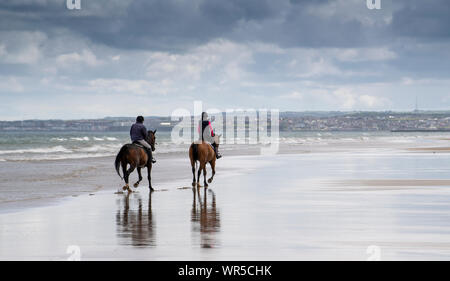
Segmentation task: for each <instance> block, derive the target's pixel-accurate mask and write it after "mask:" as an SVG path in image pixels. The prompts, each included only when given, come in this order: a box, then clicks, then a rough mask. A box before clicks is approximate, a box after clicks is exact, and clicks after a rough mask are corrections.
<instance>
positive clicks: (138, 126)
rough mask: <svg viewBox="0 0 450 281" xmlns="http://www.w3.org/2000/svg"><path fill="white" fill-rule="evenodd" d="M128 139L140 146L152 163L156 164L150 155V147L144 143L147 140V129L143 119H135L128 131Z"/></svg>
mask: <svg viewBox="0 0 450 281" xmlns="http://www.w3.org/2000/svg"><path fill="white" fill-rule="evenodd" d="M130 137H131V141H132V142H133V143H137V144H140V145H142V146H143V147H144V149H145V150H146V152H147V155H148V157H149V159H151V161H152V163H156V160H155V158H154V157H153V155H152V147H151V146H150V144H148V142H147V141H146V140H147V138H148V132H147V128H145V126H144V117H142V116H138V117H136V123H134V124H133V125H132V126H131V129H130Z"/></svg>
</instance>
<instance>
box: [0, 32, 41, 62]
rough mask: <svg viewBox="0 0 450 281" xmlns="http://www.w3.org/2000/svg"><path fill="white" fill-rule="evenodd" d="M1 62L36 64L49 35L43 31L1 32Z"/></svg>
mask: <svg viewBox="0 0 450 281" xmlns="http://www.w3.org/2000/svg"><path fill="white" fill-rule="evenodd" d="M0 38H2V43H1V44H0V63H9V64H35V63H37V62H38V61H39V60H40V59H41V57H42V51H41V47H42V44H43V43H44V41H45V40H46V39H47V36H46V35H45V34H44V33H42V32H9V31H2V32H0Z"/></svg>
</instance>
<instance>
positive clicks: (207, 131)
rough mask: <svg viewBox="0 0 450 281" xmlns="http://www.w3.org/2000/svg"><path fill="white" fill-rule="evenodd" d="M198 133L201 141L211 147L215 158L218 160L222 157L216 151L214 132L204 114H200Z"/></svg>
mask: <svg viewBox="0 0 450 281" xmlns="http://www.w3.org/2000/svg"><path fill="white" fill-rule="evenodd" d="M200 128H201V131H200ZM198 131H199V134H200V135H201V139H202V141H207V142H209V143H211V146H212V147H213V149H214V152H215V153H216V158H217V159H219V158H220V157H222V155H220V153H219V151H218V149H217V144H216V142H215V141H214V139H213V138H214V136H215V134H214V130H213V128H212V125H211V121H209V117H208V113H206V112H202V120H200V121H199V125H198Z"/></svg>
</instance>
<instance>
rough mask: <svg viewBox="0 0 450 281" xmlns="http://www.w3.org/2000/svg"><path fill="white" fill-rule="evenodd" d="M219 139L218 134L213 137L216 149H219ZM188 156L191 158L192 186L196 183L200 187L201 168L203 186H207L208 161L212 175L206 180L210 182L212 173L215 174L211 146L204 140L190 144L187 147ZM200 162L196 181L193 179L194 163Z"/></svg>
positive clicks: (214, 157)
mask: <svg viewBox="0 0 450 281" xmlns="http://www.w3.org/2000/svg"><path fill="white" fill-rule="evenodd" d="M219 141H220V135H216V136H215V137H214V142H215V143H216V145H217V149H219ZM189 158H190V159H191V166H192V176H193V181H192V186H193V187H195V184H196V183H197V187H200V173H201V171H202V170H203V178H204V186H205V188H206V187H208V183H206V164H207V163H209V165H210V166H211V170H212V176H211V178H209V179H208V182H209V183H211V182H212V180H213V178H214V175H215V174H216V153H215V152H214V149H213V148H212V146H211V145H210V144H209V143H207V142H204V141H198V142H194V143H192V144H191V146H190V147H189ZM197 161H198V162H200V166H199V168H198V172H197V181H195V164H196V163H197Z"/></svg>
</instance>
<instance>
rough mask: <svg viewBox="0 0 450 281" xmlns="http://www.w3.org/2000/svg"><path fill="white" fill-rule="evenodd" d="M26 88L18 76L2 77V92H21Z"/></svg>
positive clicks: (0, 80)
mask: <svg viewBox="0 0 450 281" xmlns="http://www.w3.org/2000/svg"><path fill="white" fill-rule="evenodd" d="M24 90H25V88H24V86H23V85H22V84H21V83H20V82H19V81H18V79H17V78H16V77H0V92H1V93H20V92H23V91H24Z"/></svg>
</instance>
